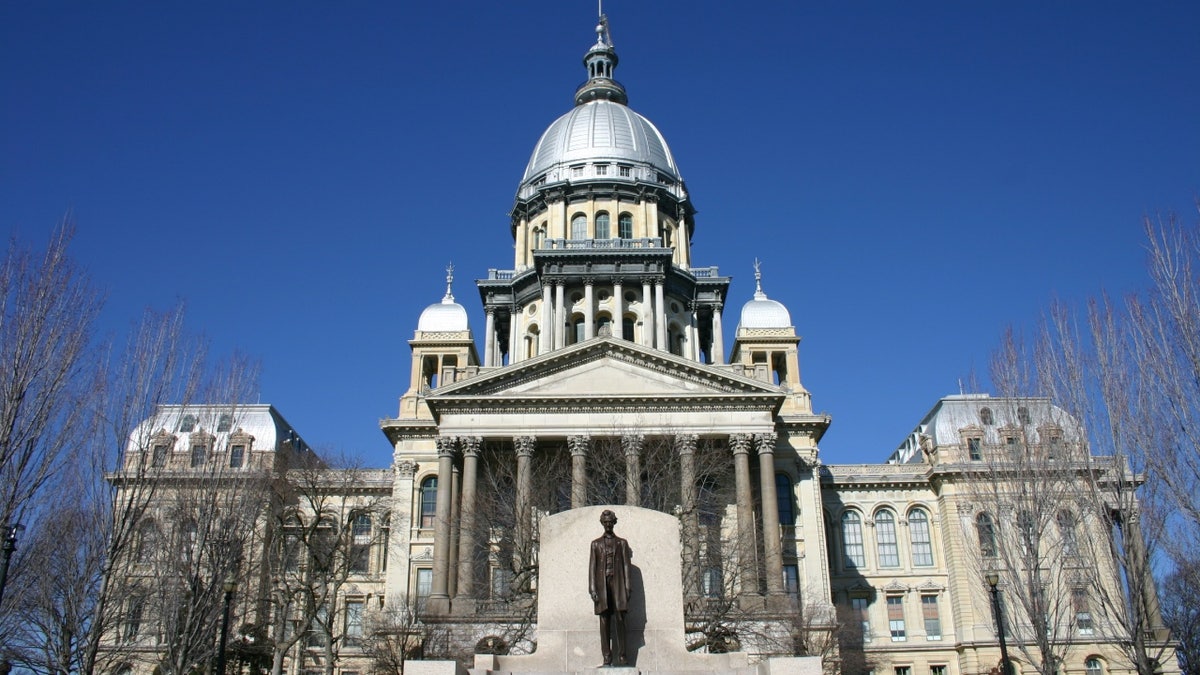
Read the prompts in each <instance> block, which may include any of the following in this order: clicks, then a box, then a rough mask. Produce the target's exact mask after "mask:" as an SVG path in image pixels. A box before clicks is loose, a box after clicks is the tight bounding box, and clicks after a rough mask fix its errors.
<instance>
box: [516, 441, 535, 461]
mask: <svg viewBox="0 0 1200 675" xmlns="http://www.w3.org/2000/svg"><path fill="white" fill-rule="evenodd" d="M513 445H514V446H516V449H517V456H518V457H532V456H533V449H534V448H536V447H537V436H517V437H515V438H513Z"/></svg>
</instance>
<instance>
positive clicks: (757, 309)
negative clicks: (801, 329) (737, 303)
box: [738, 260, 792, 329]
mask: <svg viewBox="0 0 1200 675" xmlns="http://www.w3.org/2000/svg"><path fill="white" fill-rule="evenodd" d="M791 327H792V315H791V314H789V313H788V310H787V307H784V306H783V303H782V302H778V301H776V300H771V299H770V298H768V297H767V294H766V293H764V292H763V289H762V272H761V270H760V269H759V265H758V261H757V260H755V261H754V299H753V300H751V301H750V302H747V303H746V304H745V305H742V318H741V320H740V321H739V322H738V328H739V329H740V328H791Z"/></svg>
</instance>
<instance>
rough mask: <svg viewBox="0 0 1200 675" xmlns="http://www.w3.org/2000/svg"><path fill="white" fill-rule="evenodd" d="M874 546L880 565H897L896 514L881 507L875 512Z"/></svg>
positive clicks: (898, 555) (898, 549)
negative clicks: (877, 551) (876, 549)
mask: <svg viewBox="0 0 1200 675" xmlns="http://www.w3.org/2000/svg"><path fill="white" fill-rule="evenodd" d="M875 546H876V547H877V548H878V549H879V566H880V567H899V566H900V548H899V546H897V545H896V514H894V513H892V512H891V511H889V510H887V509H883V510H882V511H879V512H878V513H876V514H875Z"/></svg>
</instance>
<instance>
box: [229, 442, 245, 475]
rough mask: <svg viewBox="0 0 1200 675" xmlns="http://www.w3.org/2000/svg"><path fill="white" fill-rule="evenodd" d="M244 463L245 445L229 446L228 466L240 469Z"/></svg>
mask: <svg viewBox="0 0 1200 675" xmlns="http://www.w3.org/2000/svg"><path fill="white" fill-rule="evenodd" d="M245 463H246V446H244V445H234V446H232V447H230V448H229V468H231V469H240V468H242V466H243V465H244V464H245Z"/></svg>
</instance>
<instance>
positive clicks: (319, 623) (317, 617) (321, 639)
mask: <svg viewBox="0 0 1200 675" xmlns="http://www.w3.org/2000/svg"><path fill="white" fill-rule="evenodd" d="M328 621H329V609H328V608H327V607H325V606H324V605H322V606H320V607H318V608H317V613H316V614H314V615H313V617H312V619H311V620H310V621H309V622H308V635H307V638H306V641H307V643H308V646H309V647H310V648H314V647H324V646H325V638H326V631H325V624H326V623H327V622H328Z"/></svg>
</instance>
